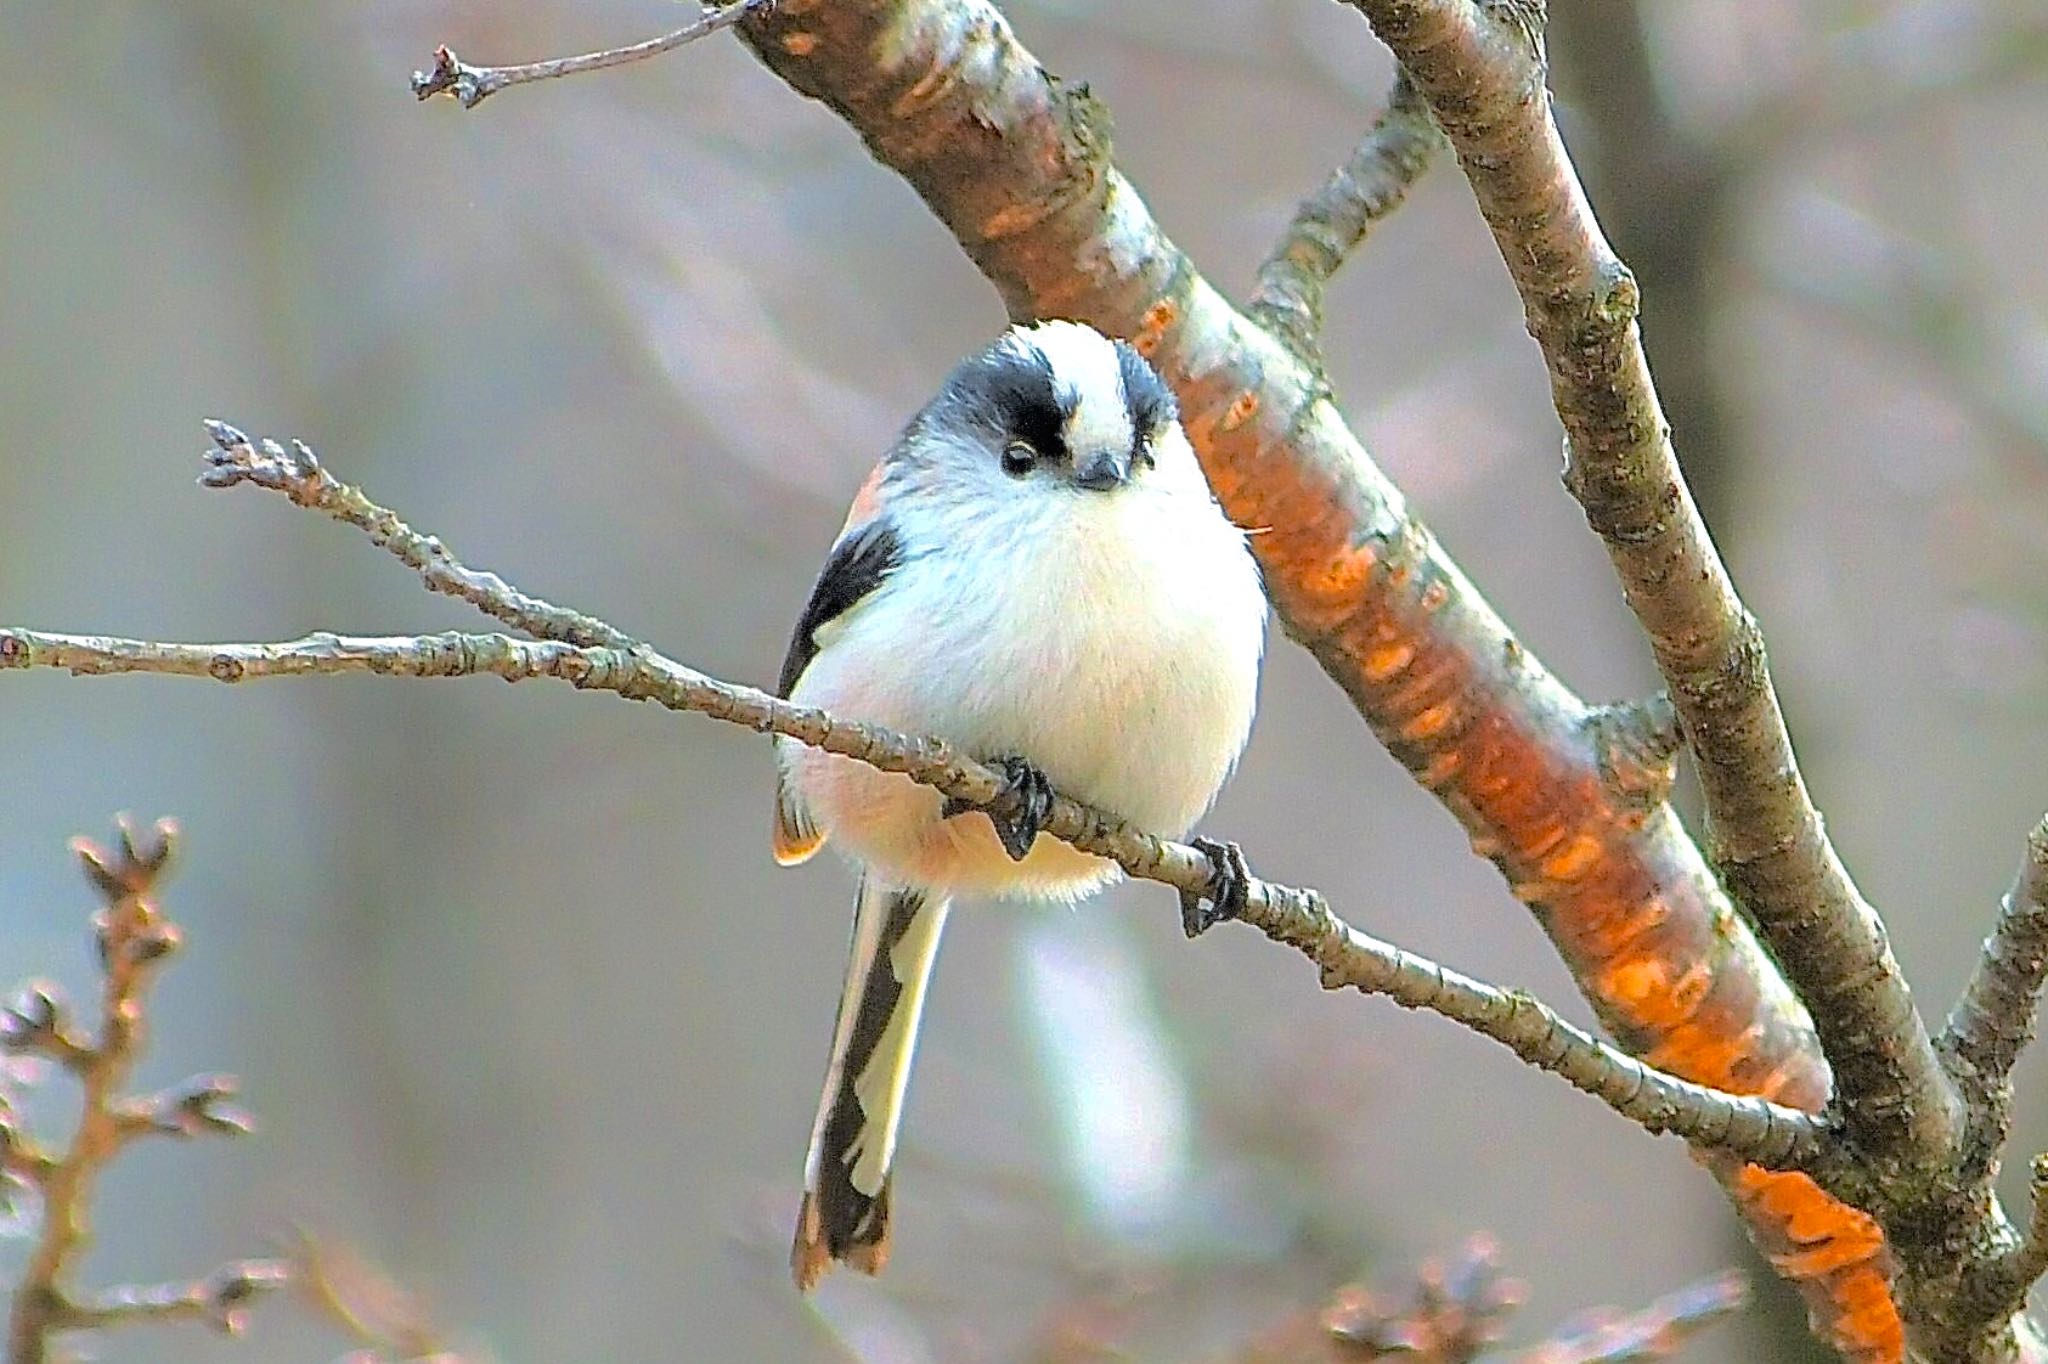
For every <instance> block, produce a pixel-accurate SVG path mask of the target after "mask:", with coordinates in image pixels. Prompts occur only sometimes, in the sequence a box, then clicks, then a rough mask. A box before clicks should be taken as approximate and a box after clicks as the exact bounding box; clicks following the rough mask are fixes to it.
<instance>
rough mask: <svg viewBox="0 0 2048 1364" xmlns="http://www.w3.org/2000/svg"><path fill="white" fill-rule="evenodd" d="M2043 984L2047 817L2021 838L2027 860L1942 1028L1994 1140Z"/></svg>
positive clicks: (1999, 1135) (2047, 969) (1954, 1067)
mask: <svg viewBox="0 0 2048 1364" xmlns="http://www.w3.org/2000/svg"><path fill="white" fill-rule="evenodd" d="M2043 980H2048V819H2044V820H2042V822H2041V823H2039V824H2037V825H2035V826H2034V832H2033V833H2032V834H2031V835H2029V836H2028V838H2027V855H2026V859H2025V861H2023V862H2022V863H2021V864H2020V869H2019V873H2018V875H2016V876H2015V877H2014V878H2013V884H2012V889H2010V890H2008V891H2007V892H2006V893H2005V901H2004V904H2003V906H2002V908H2001V910H2000V912H1999V916H1998V925H1997V927H1995V928H1993V929H1992V930H1991V936H1990V937H1988V938H1986V939H1985V940H1984V952H1983V955H1982V956H1981V957H1980V958H1979V959H1978V962H1977V969H1976V970H1975V971H1973V972H1972V973H1971V975H1970V983H1969V984H1968V985H1966V986H1965V987H1964V988H1963V993H1962V997H1961V998H1959V999H1958V1000H1956V1005H1955V1008H1954V1009H1952V1010H1950V1012H1949V1016H1948V1025H1947V1026H1946V1027H1945V1028H1943V1029H1942V1034H1941V1048H1942V1052H1943V1055H1944V1057H1945V1059H1946V1060H1947V1062H1948V1066H1949V1070H1950V1072H1951V1073H1952V1074H1953V1075H1954V1076H1955V1077H1956V1082H1957V1084H1959V1085H1960V1086H1962V1087H1963V1090H1964V1092H1965V1094H1967V1095H1968V1096H1969V1098H1970V1101H1971V1107H1972V1109H1973V1110H1975V1111H1977V1112H1979V1113H1984V1114H1988V1115H1991V1116H1992V1131H1991V1133H1990V1134H1989V1135H1990V1137H1991V1139H1992V1140H1993V1141H1994V1142H2002V1141H2003V1140H2004V1138H2005V1135H2006V1131H2007V1128H2008V1126H2009V1124H2010V1119H2011V1108H2012V1067H2013V1063H2014V1062H2015V1061H2017V1060H2018V1059H2019V1055H2020V1052H2021V1051H2022V1050H2023V1049H2024V1048H2025V1047H2026V1045H2027V1043H2028V1042H2030V1041H2032V1040H2033V1037H2034V1022H2035V1018H2036V1015H2037V1014H2038V1013H2039V1011H2040V1007H2041V985H2042V982H2043Z"/></svg>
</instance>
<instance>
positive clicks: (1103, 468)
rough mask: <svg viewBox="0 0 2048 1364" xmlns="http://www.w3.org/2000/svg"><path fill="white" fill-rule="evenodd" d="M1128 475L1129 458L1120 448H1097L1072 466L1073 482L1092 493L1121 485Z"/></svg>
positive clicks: (1129, 472) (1129, 467) (1129, 473)
mask: <svg viewBox="0 0 2048 1364" xmlns="http://www.w3.org/2000/svg"><path fill="white" fill-rule="evenodd" d="M1130 476H1131V461H1130V458H1129V457H1128V456H1127V455H1125V454H1124V452H1123V451H1121V450H1098V451H1096V452H1095V453H1094V454H1092V455H1089V456H1088V457H1087V458H1085V459H1083V460H1081V461H1079V462H1078V463H1077V464H1075V466H1074V482H1075V484H1076V485H1077V486H1079V487H1083V488H1086V489H1087V490H1088V491H1089V492H1092V493H1103V492H1108V491H1109V490H1110V489H1111V488H1116V487H1121V486H1122V485H1123V484H1124V482H1125V481H1126V480H1128V479H1129V478H1130Z"/></svg>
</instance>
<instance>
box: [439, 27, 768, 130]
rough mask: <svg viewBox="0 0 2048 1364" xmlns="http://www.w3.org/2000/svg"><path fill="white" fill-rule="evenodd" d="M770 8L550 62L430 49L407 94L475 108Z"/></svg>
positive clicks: (652, 53) (654, 52)
mask: <svg viewBox="0 0 2048 1364" xmlns="http://www.w3.org/2000/svg"><path fill="white" fill-rule="evenodd" d="M774 3H775V0H735V3H733V4H730V5H726V6H725V7H723V8H713V7H711V6H706V7H705V11H704V14H703V17H701V18H699V19H697V20H696V21H695V22H693V23H688V24H684V25H683V26H682V27H681V28H679V29H677V30H675V31H674V32H673V33H664V34H662V35H661V36H660V37H659V38H649V39H648V40H647V41H645V42H641V43H633V44H631V45H629V46H627V47H614V48H608V49H606V50H605V51H603V52H586V53H584V54H582V55H581V56H577V57H555V58H552V59H550V60H548V61H544V62H532V63H530V64H528V65H525V66H471V65H470V64H469V63H467V62H465V61H462V60H461V59H460V58H458V57H457V56H456V55H455V53H454V52H453V51H452V50H451V49H449V48H448V47H446V46H445V45H444V46H442V47H438V48H436V49H435V50H434V69H433V70H431V71H415V72H413V73H412V93H413V95H414V97H415V98H418V99H423V100H424V99H432V98H433V97H434V96H435V95H453V96H454V97H455V98H456V99H458V100H460V101H461V102H462V107H463V108H465V109H474V108H475V107H476V106H477V105H479V104H481V103H483V102H484V101H485V100H486V99H489V98H490V97H491V96H492V95H495V94H496V93H498V91H500V90H503V89H504V88H505V87H506V86H508V85H525V84H527V83H528V82H531V81H545V80H553V79H554V78H555V77H557V76H574V75H578V74H581V73H582V72H585V71H601V70H603V69H604V68H606V67H609V66H624V65H626V64H627V63H628V62H638V61H645V60H646V59H647V58H649V57H658V56H660V55H661V54H662V53H664V52H673V51H674V50H675V49H677V48H679V47H681V46H683V45H684V44H685V43H694V42H696V41H697V40H698V39H699V38H704V37H709V36H710V35H711V34H713V33H717V32H719V31H720V30H721V29H728V28H731V27H732V26H733V25H734V24H736V23H738V22H739V21H740V20H742V19H744V18H746V17H747V15H749V14H751V13H753V12H754V11H755V10H761V9H767V8H768V7H769V6H771V5H773V4H774Z"/></svg>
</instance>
